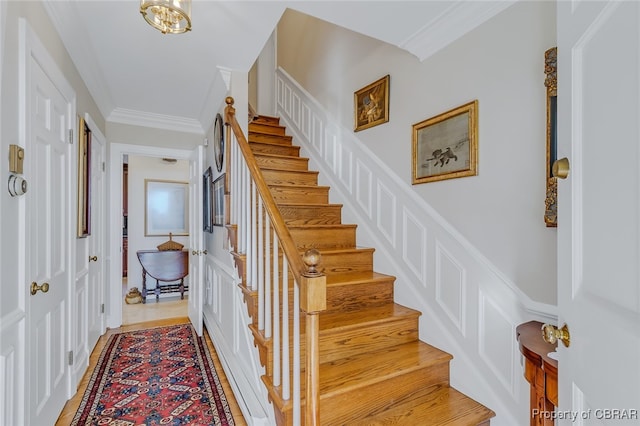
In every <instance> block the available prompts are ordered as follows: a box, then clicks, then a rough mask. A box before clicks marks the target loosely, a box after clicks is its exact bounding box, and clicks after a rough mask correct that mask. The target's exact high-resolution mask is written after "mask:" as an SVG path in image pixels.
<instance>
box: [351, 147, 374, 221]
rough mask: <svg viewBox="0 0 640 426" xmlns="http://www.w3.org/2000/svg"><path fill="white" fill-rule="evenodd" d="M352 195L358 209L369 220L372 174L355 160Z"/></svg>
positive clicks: (370, 215)
mask: <svg viewBox="0 0 640 426" xmlns="http://www.w3.org/2000/svg"><path fill="white" fill-rule="evenodd" d="M354 195H355V196H356V200H357V201H358V204H359V205H360V208H361V209H362V210H363V211H364V213H365V214H366V215H367V216H368V217H369V218H371V217H372V216H373V211H372V210H373V208H372V205H373V200H372V198H373V173H371V169H369V167H367V165H366V164H365V163H364V162H362V161H360V160H359V159H356V193H355V194H354Z"/></svg>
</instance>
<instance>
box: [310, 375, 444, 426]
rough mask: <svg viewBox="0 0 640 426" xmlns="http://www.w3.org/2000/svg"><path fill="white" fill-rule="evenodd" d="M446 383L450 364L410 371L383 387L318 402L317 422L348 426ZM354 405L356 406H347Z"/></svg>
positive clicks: (358, 389)
mask: <svg viewBox="0 0 640 426" xmlns="http://www.w3.org/2000/svg"><path fill="white" fill-rule="evenodd" d="M448 382H449V363H448V362H446V363H442V364H438V365H436V366H432V367H428V368H424V369H421V370H417V371H410V372H407V373H406V374H401V375H398V376H396V377H394V378H391V379H389V380H386V381H384V382H382V383H376V384H372V385H370V386H367V387H364V388H357V389H353V390H351V391H348V392H344V393H342V394H339V395H334V396H328V397H324V398H321V400H320V422H321V424H322V425H323V426H334V425H336V426H337V425H348V424H350V423H351V422H355V421H357V420H358V419H361V418H363V417H365V416H366V415H368V414H370V413H372V412H375V411H378V410H383V409H384V407H385V406H387V405H390V404H392V402H393V401H394V400H396V399H402V398H405V397H407V396H408V395H411V394H412V393H413V392H415V391H416V389H422V388H426V387H430V386H434V385H439V384H448ZM347 401H357V403H346V402H347Z"/></svg>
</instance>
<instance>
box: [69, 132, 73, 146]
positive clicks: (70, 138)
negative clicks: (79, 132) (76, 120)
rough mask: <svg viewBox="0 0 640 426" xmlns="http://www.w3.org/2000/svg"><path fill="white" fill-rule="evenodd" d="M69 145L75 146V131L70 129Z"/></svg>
mask: <svg viewBox="0 0 640 426" xmlns="http://www.w3.org/2000/svg"><path fill="white" fill-rule="evenodd" d="M69 143H70V144H71V145H73V129H69Z"/></svg>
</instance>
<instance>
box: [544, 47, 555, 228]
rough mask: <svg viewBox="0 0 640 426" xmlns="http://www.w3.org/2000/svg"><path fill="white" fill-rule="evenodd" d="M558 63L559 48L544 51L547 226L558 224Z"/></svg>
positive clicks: (545, 221) (545, 219) (545, 210)
mask: <svg viewBox="0 0 640 426" xmlns="http://www.w3.org/2000/svg"><path fill="white" fill-rule="evenodd" d="M557 63H558V50H557V48H556V47H552V48H551V49H549V50H547V51H546V52H544V72H545V74H546V78H545V80H544V85H545V86H546V87H547V166H546V167H547V172H546V180H547V195H546V198H545V201H544V204H545V209H544V223H545V224H546V225H547V227H556V226H558V179H557V178H555V177H554V176H553V174H552V167H553V163H554V161H556V158H557V142H558V138H557V134H558V127H557V121H556V118H557V115H558V103H557V84H558V78H557Z"/></svg>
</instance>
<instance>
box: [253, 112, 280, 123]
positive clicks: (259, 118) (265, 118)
mask: <svg viewBox="0 0 640 426" xmlns="http://www.w3.org/2000/svg"><path fill="white" fill-rule="evenodd" d="M249 123H275V124H278V123H280V117H274V116H272V115H264V114H258V115H256V116H255V117H253V120H251V121H250V122H249Z"/></svg>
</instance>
